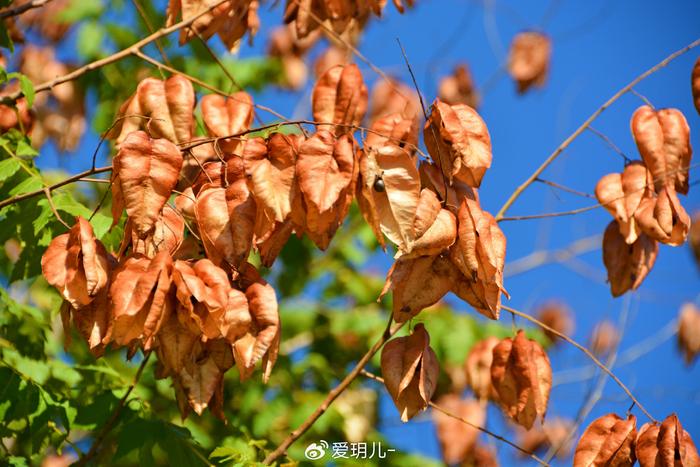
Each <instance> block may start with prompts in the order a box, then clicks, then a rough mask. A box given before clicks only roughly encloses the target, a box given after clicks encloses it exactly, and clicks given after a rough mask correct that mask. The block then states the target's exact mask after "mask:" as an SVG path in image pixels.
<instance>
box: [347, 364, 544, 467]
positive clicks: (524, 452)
mask: <svg viewBox="0 0 700 467" xmlns="http://www.w3.org/2000/svg"><path fill="white" fill-rule="evenodd" d="M360 373H361V374H362V376H365V377H367V378H369V379H373V380H375V381H378V382H380V383H382V384H384V379H383V378H382V377H380V376H377V375H375V374H374V373H370V372H369V371H366V370H362V371H361V372H360ZM428 405H429V406H430V407H432V408H433V409H435V410H437V411H438V412H440V413H443V414H445V415H447V416H448V417H452V418H454V419H455V420H459V421H460V422H462V423H464V424H465V425H469V426H470V427H472V428H474V429H476V430H479V431H481V432H482V433H486V434H487V435H488V436H491V437H492V438H495V439H497V440H499V441H502V442H504V443H506V444H507V445H508V446H511V447H513V448H515V449H517V450H518V451H520V452H522V453H523V454H525V455H526V456H530V457H531V458H532V459H533V460H535V461H536V462H538V463H539V464H540V465H545V466H548V465H549V464H548V463H547V462H545V461H543V460H542V459H540V458H539V457H537V456H536V455H535V454H534V453H532V452H529V451H527V450H526V449H524V448H521V447H520V446H518V445H517V444H515V443H514V442H512V441H510V440H508V439H506V438H504V437H503V436H501V435H497V434H496V433H494V432H492V431H489V430H487V429H486V428H484V427H482V426H479V425H474V424H473V423H472V422H470V421H469V420H467V419H465V418H462V417H460V416H459V415H455V414H453V413H452V412H448V411H447V410H445V409H443V408H442V407H440V406H439V405H437V404H436V403H434V402H428Z"/></svg>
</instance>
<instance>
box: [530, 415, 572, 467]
mask: <svg viewBox="0 0 700 467" xmlns="http://www.w3.org/2000/svg"><path fill="white" fill-rule="evenodd" d="M573 428H574V422H573V421H572V420H569V419H565V418H560V417H555V418H551V419H547V420H545V421H544V423H543V424H542V426H541V427H540V426H533V427H532V428H531V429H530V430H525V429H524V428H522V427H518V430H517V440H518V441H517V443H518V446H520V447H521V448H523V449H524V450H525V451H527V452H529V453H530V452H532V453H534V452H537V451H543V450H545V449H555V450H556V456H557V457H558V458H559V459H562V460H564V459H567V458H568V457H569V455H570V454H571V449H572V447H573V446H572V444H573V443H572V440H571V439H570V438H569V433H570V432H571V430H572V429H573ZM519 455H520V456H521V457H526V456H527V454H525V453H522V452H521V453H519Z"/></svg>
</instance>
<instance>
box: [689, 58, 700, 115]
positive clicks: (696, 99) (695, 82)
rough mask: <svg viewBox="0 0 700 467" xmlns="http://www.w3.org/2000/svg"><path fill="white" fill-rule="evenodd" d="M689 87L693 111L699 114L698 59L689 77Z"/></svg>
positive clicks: (699, 65) (699, 80)
mask: <svg viewBox="0 0 700 467" xmlns="http://www.w3.org/2000/svg"><path fill="white" fill-rule="evenodd" d="M690 87H691V89H692V92H693V104H695V110H697V111H698V114H700V57H698V59H697V60H696V61H695V66H694V67H693V74H692V75H691V76H690Z"/></svg>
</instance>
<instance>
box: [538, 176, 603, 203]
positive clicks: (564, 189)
mask: <svg viewBox="0 0 700 467" xmlns="http://www.w3.org/2000/svg"><path fill="white" fill-rule="evenodd" d="M535 181H536V182H540V183H544V184H545V185H549V186H551V187H552V188H556V189H558V190H561V191H566V192H567V193H571V194H574V195H577V196H583V197H584V198H591V199H596V198H595V195H592V194H590V193H584V192H583V191H578V190H574V189H573V188H569V187H568V186H564V185H560V184H558V183H555V182H550V181H549V180H545V179H543V178H539V177H537V178H536V179H535Z"/></svg>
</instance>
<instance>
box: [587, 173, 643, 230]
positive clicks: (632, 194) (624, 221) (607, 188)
mask: <svg viewBox="0 0 700 467" xmlns="http://www.w3.org/2000/svg"><path fill="white" fill-rule="evenodd" d="M649 181H650V178H649V173H648V172H647V169H646V167H645V165H644V163H642V162H641V161H633V162H632V163H631V164H629V165H627V167H625V170H624V171H623V172H622V173H621V174H619V173H613V174H608V175H605V176H604V177H602V178H601V179H600V180H599V181H598V183H597V184H596V187H595V194H596V198H598V202H600V204H602V205H603V207H604V208H605V209H607V210H608V212H609V213H610V214H612V215H613V217H614V218H615V220H616V221H617V223H618V225H619V226H620V233H621V234H622V235H623V236H624V237H625V241H626V242H627V243H628V244H632V243H634V242H635V240H637V237H638V236H639V233H640V231H641V228H640V226H639V225H638V222H637V221H636V218H635V213H637V211H638V210H639V209H640V205H641V203H642V200H643V199H646V198H651V197H652V193H651V189H650V188H649V187H651V184H649V186H647V183H648V182H649Z"/></svg>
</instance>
